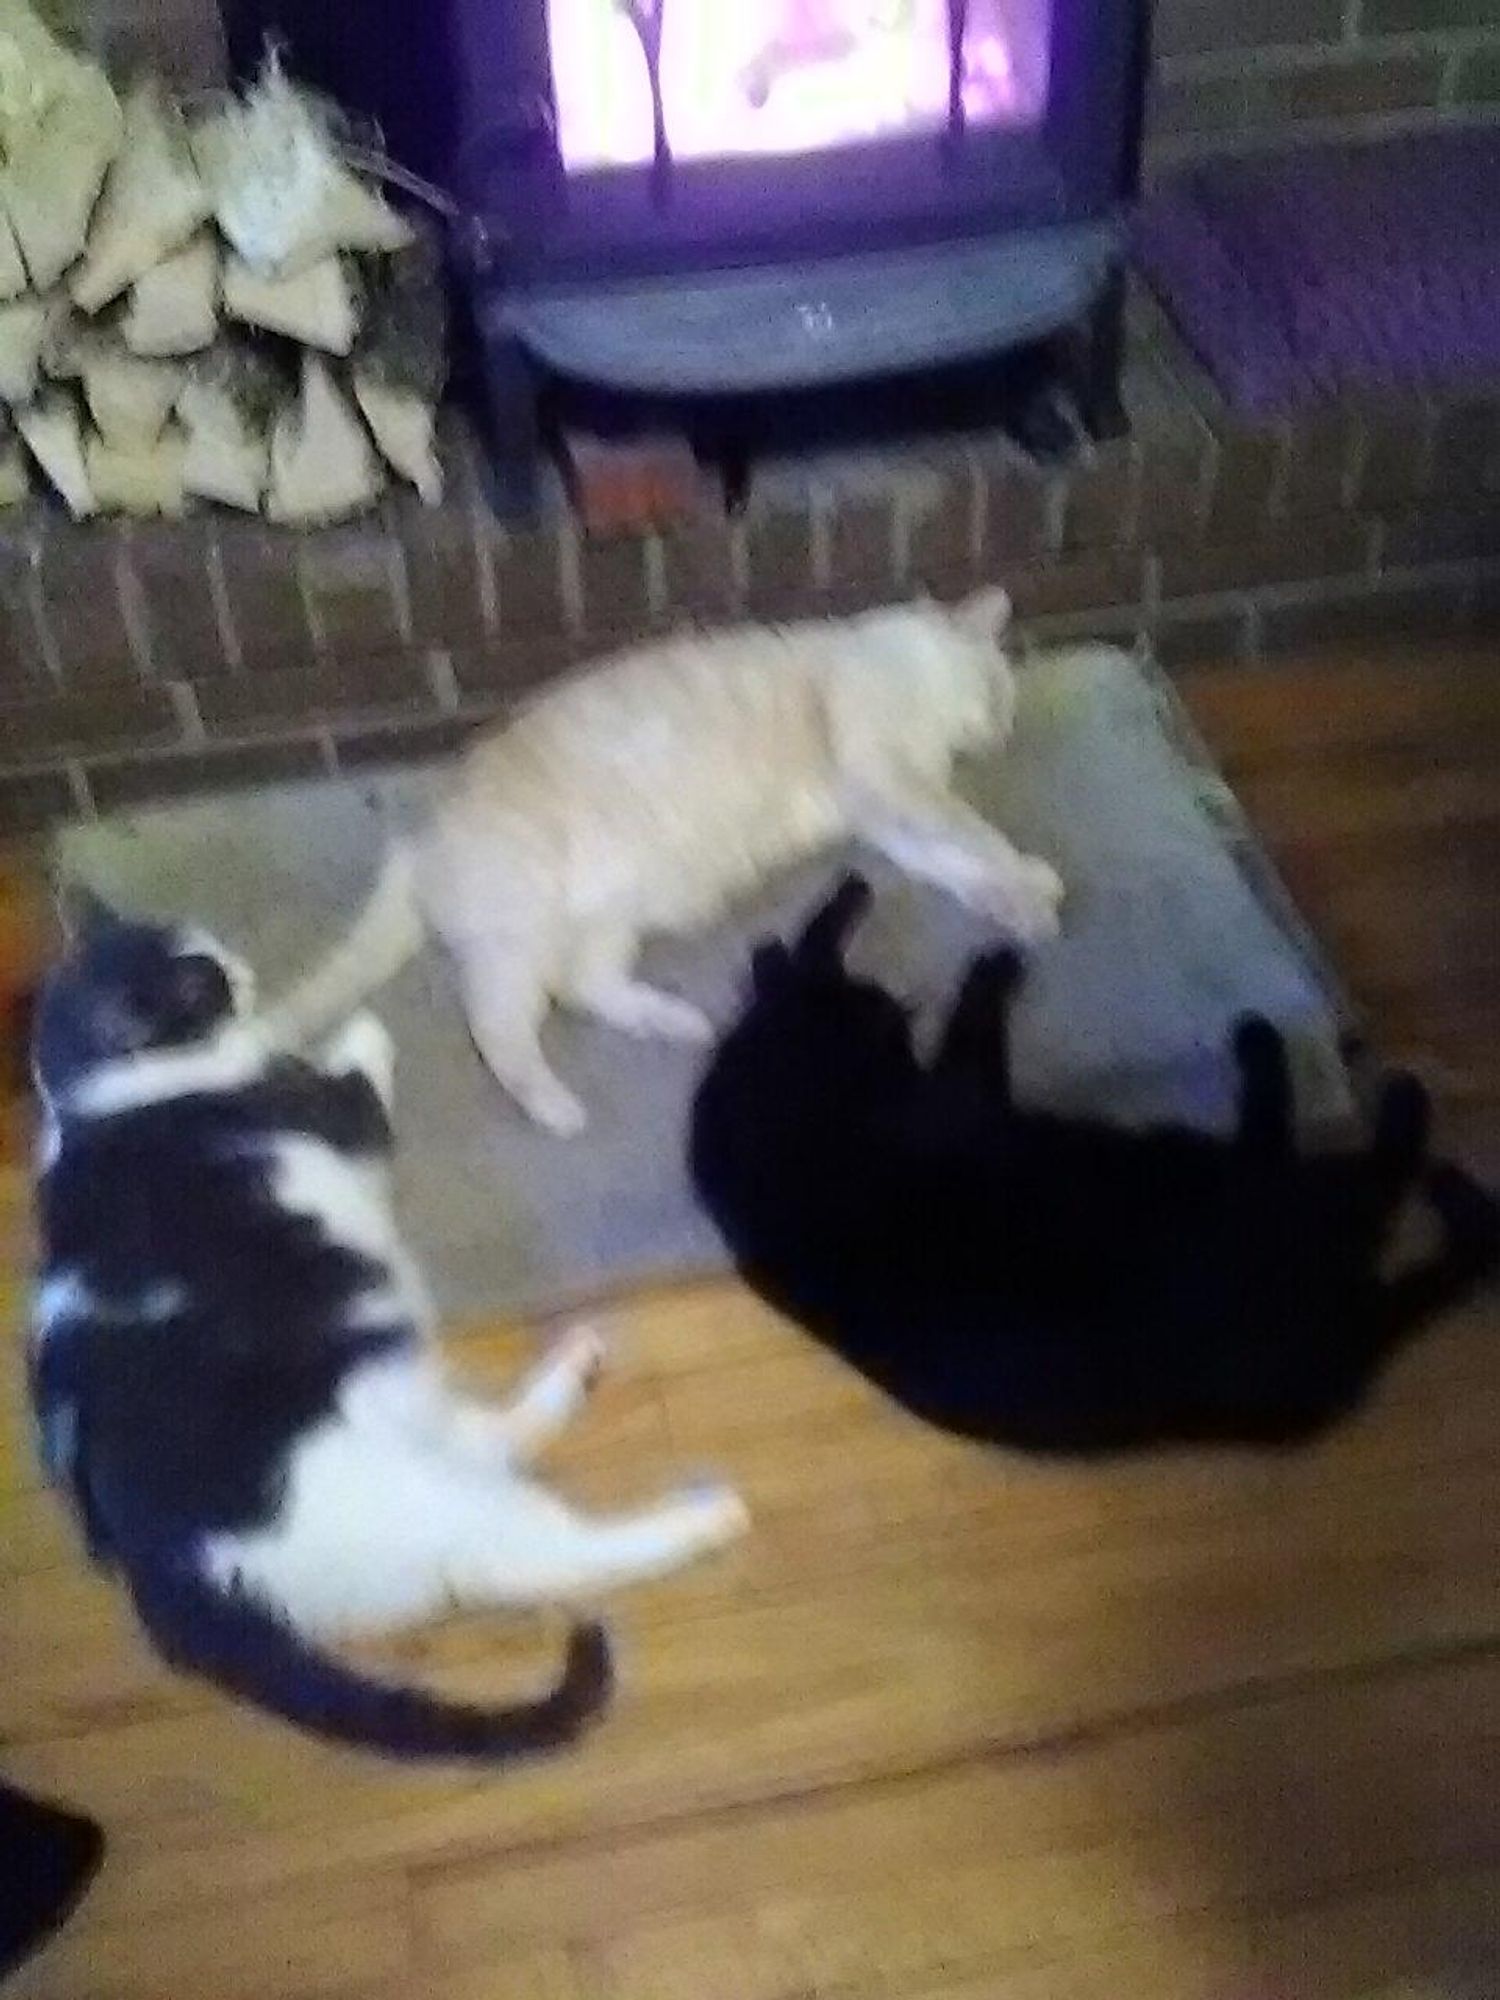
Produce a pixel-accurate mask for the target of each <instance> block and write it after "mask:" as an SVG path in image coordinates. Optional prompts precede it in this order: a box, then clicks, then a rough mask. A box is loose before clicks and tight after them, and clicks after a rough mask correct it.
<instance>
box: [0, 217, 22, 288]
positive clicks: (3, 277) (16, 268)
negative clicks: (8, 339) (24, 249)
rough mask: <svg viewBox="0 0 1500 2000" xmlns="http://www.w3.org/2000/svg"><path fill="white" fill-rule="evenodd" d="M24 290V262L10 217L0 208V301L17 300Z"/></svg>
mask: <svg viewBox="0 0 1500 2000" xmlns="http://www.w3.org/2000/svg"><path fill="white" fill-rule="evenodd" d="M25 290H26V262H25V259H24V258H23V257H22V255H21V246H20V244H19V243H17V241H16V232H15V231H14V229H12V228H11V226H10V217H9V216H8V215H7V214H6V213H5V210H4V208H3V207H0V299H15V298H19V297H20V295H21V293H22V292H24V291H25Z"/></svg>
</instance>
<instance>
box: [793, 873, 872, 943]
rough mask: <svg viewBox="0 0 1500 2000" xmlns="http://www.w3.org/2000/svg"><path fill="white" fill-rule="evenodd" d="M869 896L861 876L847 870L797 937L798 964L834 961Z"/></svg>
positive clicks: (866, 904)
mask: <svg viewBox="0 0 1500 2000" xmlns="http://www.w3.org/2000/svg"><path fill="white" fill-rule="evenodd" d="M870 898H871V890H870V885H869V883H868V882H867V881H866V880H865V878H864V876H863V875H858V874H855V873H853V872H852V871H851V872H850V873H849V874H847V875H846V876H845V877H844V878H843V880H842V881H841V882H840V883H839V885H838V887H837V888H836V889H835V890H834V892H833V894H832V895H831V896H830V897H829V898H828V901H827V902H826V903H825V904H824V905H823V907H822V909H821V910H819V911H818V913H817V915H816V916H815V917H814V918H813V920H812V922H811V923H810V924H809V925H808V926H807V928H806V930H805V931H803V933H802V935H801V937H800V938H799V939H798V940H797V959H798V962H799V964H802V965H825V966H828V965H837V964H838V963H839V960H840V958H841V956H842V954H843V949H844V946H845V945H846V944H847V943H848V942H849V933H850V932H851V931H852V930H853V929H854V926H855V925H856V924H857V923H858V922H859V920H860V918H861V917H862V916H863V915H864V913H865V911H866V910H867V909H868V908H869V907H870Z"/></svg>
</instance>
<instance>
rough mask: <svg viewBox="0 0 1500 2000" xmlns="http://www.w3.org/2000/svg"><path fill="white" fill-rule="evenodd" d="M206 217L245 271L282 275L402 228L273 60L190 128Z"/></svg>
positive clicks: (398, 244) (378, 247)
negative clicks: (235, 97) (208, 204)
mask: <svg viewBox="0 0 1500 2000" xmlns="http://www.w3.org/2000/svg"><path fill="white" fill-rule="evenodd" d="M193 154H194V158H195V159H196V160H197V163H198V168H199V172H200V173H201V174H202V176H203V178H204V180H205V182H206V183H207V184H208V187H209V190H210V194H211V198H212V201H213V213H214V216H215V218H216V219H217V221H218V225H219V228H220V229H221V230H222V231H223V233H224V235H225V237H226V238H227V239H228V241H229V243H230V244H231V245H232V246H233V248H234V250H235V252H236V253H237V255H238V256H239V257H241V258H242V259H243V260H244V262H245V263H246V264H248V265H249V266H250V268H251V269H252V270H255V271H259V272H263V273H266V274H271V273H275V274H277V275H280V276H284V277H292V276H295V275H296V274H297V273H298V272H301V271H305V270H308V269H310V268H311V267H312V266H314V265H317V264H320V263H322V262H323V260H324V259H325V258H327V257H330V256H332V255H335V254H336V253H337V252H339V251H341V250H342V251H391V250H399V249H402V248H404V247H405V246H406V245H407V244H409V243H410V242H411V240H412V231H411V228H410V226H409V225H408V224H407V223H406V222H404V221H403V220H402V218H401V217H400V216H399V215H397V213H396V212H395V210H394V209H393V208H391V207H390V205H389V203H387V202H386V201H385V200H384V198H383V197H382V196H381V195H380V194H379V193H378V192H377V191H376V190H375V189H374V188H372V187H369V186H368V185H366V183H365V182H363V181H361V180H360V179H359V178H358V176H357V175H355V174H354V173H352V172H351V171H350V169H349V168H348V167H347V166H346V165H345V164H344V161H343V159H342V157H341V156H340V151H339V145H338V141H337V139H336V137H335V136H334V133H333V132H332V130H331V129H330V126H329V122H328V119H327V117H326V115H325V114H324V113H323V112H322V111H321V110H320V109H319V107H318V106H317V105H316V104H315V103H314V102H313V100H312V99H310V98H309V97H308V96H307V95H306V94H305V93H304V92H302V91H300V90H298V89H297V88H296V87H295V86H294V85H293V84H291V83H290V82H289V81H288V80H287V78H286V76H285V75H284V73H283V72H282V69H281V66H280V64H279V63H278V62H276V61H275V59H274V58H273V59H272V60H271V61H269V62H268V63H267V64H266V66H265V68H264V69H263V70H262V71H261V74H260V76H259V77H258V79H257V80H256V82H255V83H254V84H252V86H251V87H250V89H249V91H248V92H247V93H246V95H245V97H244V98H243V99H242V100H241V101H239V102H237V103H232V104H229V105H226V106H225V107H224V109H223V110H222V111H220V112H218V113H216V114H215V115H214V116H213V117H212V118H209V119H208V120H206V121H205V122H204V123H203V124H202V125H200V126H199V127H198V129H197V130H196V132H195V133H194V135H193Z"/></svg>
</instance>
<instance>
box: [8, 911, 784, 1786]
mask: <svg viewBox="0 0 1500 2000" xmlns="http://www.w3.org/2000/svg"><path fill="white" fill-rule="evenodd" d="M33 1060H34V1068H35V1075H36V1080H37V1084H38V1088H39V1092H40V1096H41V1102H42V1111H43V1131H42V1146H41V1171H40V1183H39V1205H40V1220H41V1235H42V1270H41V1277H40V1282H39V1286H38V1289H37V1293H36V1298H35V1305H34V1314H33V1346H32V1379H33V1388H34V1396H35V1402H36V1410H37V1416H38V1420H39V1425H40V1432H41V1437H42V1441H43V1450H44V1454H45V1457H46V1460H47V1462H48V1465H49V1468H50V1470H51V1472H52V1473H53V1474H54V1476H55V1477H57V1478H58V1479H59V1480H60V1481H62V1482H64V1483H65V1484H66V1486H67V1487H68V1488H69V1489H70V1490H71V1495H72V1498H73V1500H74V1502H75V1504H76V1507H77V1509H78V1512H79V1514H80V1515H81V1517H82V1520H83V1523H84V1526H85V1530H86V1533H87V1536H88V1540H89V1545H90V1548H91V1550H92V1552H93V1554H94V1555H95V1556H96V1558H97V1559H98V1560H100V1561H101V1562H103V1563H106V1564H108V1565H109V1566H111V1567H112V1568H114V1569H116V1570H118V1571H119V1572H120V1573H121V1574H122V1576H123V1578H124V1579H125V1581H126V1582H127V1583H128V1585H129V1588H130V1590H131V1593H132V1595H133V1597H134V1600H135V1603H136V1606H137V1608H138V1611H139V1614H140V1616H141V1619H142V1622H143V1623H144V1625H145V1626H146V1628H147V1630H148V1631H149V1632H150V1634H151V1636H152V1637H153V1639H154V1640H155V1642H156V1644H157V1646H158V1647H159V1648H160V1650H161V1651H162V1652H163V1653H164V1654H165V1655H166V1657H167V1658H168V1659H169V1660H171V1661H172V1662H173V1663H174V1664H176V1665H178V1666H180V1667H182V1668H185V1669H188V1670H190V1671H194V1672H197V1673H200V1674H202V1675H204V1676H206V1677H207V1678H209V1679H211V1680H213V1681H215V1682H217V1683H219V1684H220V1685H221V1686H223V1687H225V1688H227V1689H229V1690H231V1691H232V1692H234V1693H236V1694H238V1695H240V1696H242V1697H244V1698H245V1699H247V1700H249V1701H251V1702H254V1703H256V1704H258V1705H260V1706H262V1707H264V1708H266V1709H268V1710H270V1711H272V1712H273V1713H276V1714H278V1715H281V1716H282V1717H284V1718H286V1719H287V1720H289V1721H292V1722H294V1723H297V1724H299V1725H300V1726H301V1727H303V1728H306V1729H309V1730H312V1731H314V1732H316V1733H317V1734H319V1735H322V1736H326V1737H330V1738H334V1739H337V1740H341V1741H345V1742H351V1743H357V1744H364V1745H368V1746H371V1747H374V1748H379V1749H382V1750H385V1751H387V1752H391V1753H395V1754H404V1755H409V1756H465V1757H476V1758H495V1759H505V1758H509V1757H512V1756H516V1755H520V1754H524V1753H527V1752H532V1751H538V1750H543V1749H547V1748H549V1747H552V1746H554V1745H557V1744H561V1743H563V1742H566V1741H567V1740H569V1739H570V1738H572V1737H573V1736H575V1735H576V1734H577V1733H578V1732H579V1731H580V1730H581V1729H582V1728H583V1727H584V1726H585V1725H586V1724H587V1723H588V1722H589V1721H590V1720H591V1719H592V1718H593V1717H594V1716H595V1715H597V1714H598V1713H599V1711H600V1710H601V1709H602V1708H603V1707H604V1705H605V1704H606V1702H607V1700H608V1696H609V1691H610V1678H611V1676H610V1658H609V1649H608V1646H607V1643H606V1640H605V1636H604V1633H603V1631H602V1630H601V1628H600V1627H599V1626H598V1625H596V1624H592V1623H580V1624H578V1625H577V1626H576V1627H575V1629H574V1633H573V1636H572V1639H571V1642H570V1645H569V1649H568V1656H567V1663H566V1668H565V1671H564V1673H563V1675H562V1678H561V1680H560V1681H559V1682H558V1684H557V1686H556V1687H555V1688H554V1689H553V1691H552V1692H551V1693H550V1694H547V1695H546V1696H545V1697H543V1698H542V1699H540V1700H537V1701H534V1702H530V1703H523V1704H520V1705H518V1706H515V1707H510V1708H498V1709H485V1708H477V1707H469V1706H465V1705H461V1704H455V1703H450V1702H446V1701H443V1700H439V1699H437V1698H435V1697H432V1696H429V1695H427V1694H425V1693H422V1692H419V1691H417V1690H414V1689H404V1688H394V1687H387V1686H383V1685H381V1684H379V1683H378V1682H374V1681H371V1680H368V1679H365V1678H363V1677H361V1676H360V1675H359V1674H357V1673H356V1672H354V1671H353V1670H351V1669H349V1668H347V1667H345V1666H343V1665H341V1664H340V1663H339V1662H338V1661H337V1660H336V1659H334V1658H333V1657H331V1656H330V1655H329V1654H328V1653H326V1652H325V1651H323V1650H321V1642H322V1640H323V1639H324V1638H325V1637H331V1636H336V1635H339V1634H344V1633H349V1634H354V1633H369V1632H380V1631H388V1630H391V1629H394V1628H398V1627H401V1626H404V1625H407V1624H410V1623H412V1622H414V1621H417V1620H422V1619H426V1618H430V1617H432V1616H433V1615H434V1614H436V1613H439V1612H441V1611H443V1610H444V1609H445V1608H446V1607H448V1606H449V1605H452V1604H457V1605H465V1606H471V1607H474V1606H497V1607H499V1606H524V1605H536V1604H551V1603H556V1604H562V1605H568V1606H572V1605H576V1604H586V1603H588V1602H590V1601H591V1600H592V1599H593V1598H594V1597H595V1596H596V1595H597V1594H598V1593H599V1592H601V1591H603V1590H604V1589H606V1588H608V1587H611V1586H614V1585H617V1584H621V1583H626V1582H629V1581H631V1580H633V1579H636V1578H640V1577H647V1576H654V1575H658V1574H660V1573H662V1572H664V1571H667V1570H671V1569H673V1568H675V1567H676V1566H677V1565H679V1564H681V1563H684V1562H686V1561H688V1560H689V1559H690V1558H691V1557H693V1556H696V1555H699V1554H701V1553H703V1552H704V1551H706V1550H709V1549H713V1548H716V1547H718V1546H720V1545H721V1544H723V1543H725V1542H727V1541H728V1540H730V1539H731V1538H732V1537H734V1536H735V1535H737V1534H738V1533H740V1531H741V1530H742V1528H743V1527H744V1525H745V1520H746V1516H745V1510H744V1507H743V1505H742V1503H741V1502H740V1500H739V1499H738V1497H737V1496H736V1495H735V1494H734V1493H733V1492H732V1491H730V1490H729V1489H727V1488H722V1487H717V1486H706V1487H696V1488H689V1489H686V1490H684V1491H682V1492H680V1493H678V1494H677V1495H675V1496H673V1497H671V1498H668V1499H666V1500H664V1501H663V1502H662V1503H660V1504H659V1505H656V1506H654V1507H649V1508H646V1509H644V1510H642V1511H640V1512H638V1513H632V1514H627V1515H622V1516H618V1517H613V1518H598V1519H590V1518H588V1517H586V1516H585V1515H583V1514H581V1513H579V1512H577V1511H576V1510H575V1509H573V1508H572V1507H570V1506H567V1505H566V1504H564V1502H563V1501H561V1500H559V1499H558V1498H556V1497H555V1496H554V1495H553V1494H551V1493H549V1492H548V1491H546V1490H545V1489H544V1488H543V1487H542V1486H540V1485H539V1484H537V1483H535V1481H533V1480H532V1479H530V1478H528V1477H527V1476H526V1471H525V1468H526V1466H527V1464H528V1463H529V1461H530V1460H531V1458H532V1457H533V1455H534V1454H535V1453H536V1452H537V1451H538V1450H539V1449H540V1448H541V1447H542V1446H543V1445H544V1444H545V1443H546V1442H547V1440H548V1439H549V1438H550V1437H551V1436H553V1434H554V1433H555V1432H556V1431H558V1429H559V1428H560V1427H561V1426H562V1425H563V1424H564V1423H565V1422H566V1420H567V1419H568V1418H569V1416H571V1415H572V1413H573V1412H574V1411H575V1410H576V1409H577V1408H578V1406H579V1404H580V1403H581V1401H582V1400H583V1398H584V1395H585V1394H586V1392H587V1389H588V1387H589V1385H590V1383H591V1382H592V1380H593V1378H594V1376H595V1374H596V1372H597V1370H598V1367H599V1365H600V1361H601V1358H602V1348H601V1343H600V1341H599V1339H598V1337H597V1335H595V1334H593V1333H592V1332H588V1331H585V1330H579V1331H577V1332H574V1333H573V1334H571V1335H570V1336H569V1337H567V1338H565V1339H564V1340H563V1341H562V1343H561V1344H560V1345H559V1346H558V1347H557V1348H556V1349H555V1350H554V1351H553V1353H552V1354H551V1355H550V1356H549V1357H548V1358H547V1359H546V1360H544V1362H543V1363H542V1364H541V1366H540V1367H539V1368H538V1369H537V1370H536V1372H535V1373H534V1374H532V1375H531V1376H530V1377H528V1378H527V1380H526V1381H525V1382H524V1383H523V1384H522V1385H521V1388H520V1390H519V1393H518V1394H517V1395H516V1396H515V1398H514V1400H513V1401H511V1402H510V1403H509V1404H508V1405H506V1406H505V1407H490V1406H486V1405H483V1404H481V1403H478V1402H474V1401H471V1400H469V1399H467V1398H465V1397H464V1396H462V1395H461V1394H459V1393H458V1392H457V1391H456V1390H455V1389H454V1388H453V1387H452V1386H450V1384H449V1383H448V1381H447V1380H446V1379H445V1376H444V1372H443V1368H442V1365H441V1362H440V1358H439V1354H438V1350H437V1347H436V1344H435V1341H434V1339H433V1320H432V1312H431V1308H430V1306H429V1304H428V1301H427V1298H426V1296H425V1292H424V1288H423V1285H422V1281H421V1278H420V1276H419V1274H418V1272H417V1270H416V1267H415V1265H414V1263H413V1260H412V1258H411V1257H410V1255H409V1254H408V1253H407V1251H406V1250H405V1248H404V1247H403V1245H402V1242H401V1239H400V1236H399V1233H398V1231H397V1228H396V1224H395V1221H394V1218H393V1215H392V1212H391V1205H390V1197H389V1191H388V1186H387V1165H388V1159H389V1155H390V1151H391V1145H392V1138H391V1126H390V1111H391V1083H392V1056H391V1047H390V1042H389V1039H388V1037H387V1035H386V1032H385V1030H384V1028H383V1027H382V1026H381V1025H380V1023H379V1022H378V1021H377V1020H376V1019H375V1018H374V1016H373V1015H370V1014H359V1015H357V1016H355V1017H354V1019H352V1020H351V1021H350V1022H349V1023H348V1025H347V1026H346V1027H345V1029H344V1030H343V1032H342V1033H341V1034H339V1035H338V1037H337V1038H336V1039H335V1040H334V1041H333V1042H332V1043H331V1044H330V1045H329V1046H328V1048H327V1049H326V1050H325V1052H324V1053H323V1055H322V1056H321V1059H320V1060H318V1061H317V1062H313V1061H310V1060H306V1059H301V1058H294V1057H292V1056H290V1055H287V1054H284V1053H280V1052H279V1051H278V1048H277V1046H276V1039H275V1034H274V1030H273V1027H272V1025H271V1024H270V1023H269V1022H268V1021H266V1020H264V1019H261V1020H257V1018H256V1016H255V1014H254V1012H253V980H252V978H251V975H250V973H249V970H248V968H246V967H245V966H244V965H242V964H241V963H239V962H238V961H237V960H235V959H234V958H233V957H232V956H231V955H230V954H229V953H227V952H226V951H224V950H223V949H222V947H220V946H219V945H218V944H217V943H215V942H214V941H213V940H211V939H209V938H207V937H205V936H202V935H201V934H197V933H192V932H184V931H179V930H174V929H166V928H161V927H158V926H155V925H147V924H142V923H137V922H132V921H127V920H125V919H123V918H121V917H118V916H116V915H115V914H113V913H112V912H110V911H109V910H108V909H106V908H105V907H104V906H102V905H100V904H98V903H96V902H93V901H90V902H89V905H88V907H87V909H86V910H85V912H84V913H83V915H82V918H81V921H80V923H79V925H78V928H77V930H76V932H75V934H74V938H73V942H72V945H71V948H70V950H69V952H68V954H67V956H66V957H65V958H64V960H63V961H62V962H61V963H60V964H59V966H58V967H57V968H56V969H55V970H54V971H53V972H52V974H51V975H50V977H49V979H48V981H47V983H46V985H45V987H44V989H43V992H42V995H41V998H40V1001H39V1005H38V1008H37V1014H36V1024H35V1033H34V1041H33Z"/></svg>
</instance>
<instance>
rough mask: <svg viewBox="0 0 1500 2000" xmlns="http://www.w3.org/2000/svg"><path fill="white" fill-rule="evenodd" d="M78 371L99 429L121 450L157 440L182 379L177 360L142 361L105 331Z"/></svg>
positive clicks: (106, 439)
mask: <svg viewBox="0 0 1500 2000" xmlns="http://www.w3.org/2000/svg"><path fill="white" fill-rule="evenodd" d="M81 375H82V380H83V393H84V398H85V400H86V401H87V403H88V406H89V415H90V416H91V417H92V418H93V420H94V424H95V427H96V429H97V430H98V432H99V435H100V436H101V437H102V438H103V440H104V442H105V443H106V444H109V445H115V446H118V447H120V448H121V449H124V450H145V449H147V448H148V447H149V446H151V445H153V444H154V443H155V442H156V440H157V439H158V438H159V437H160V436H161V433H162V430H163V427H164V426H165V424H166V421H167V418H168V417H169V416H170V415H171V413H172V408H173V405H174V404H175V403H176V401H177V398H178V397H179V396H180V395H181V394H182V388H183V383H184V382H185V380H186V379H187V378H186V376H185V374H184V372H183V369H182V367H181V365H180V364H179V363H177V362H172V361H143V360H142V359H141V358H140V356H139V355H135V354H132V353H131V352H130V351H129V349H128V348H125V347H121V346H118V345H116V344H115V343H114V342H112V341H110V340H109V339H108V337H107V336H101V337H99V338H98V339H97V340H96V341H95V342H94V343H93V344H92V345H91V346H90V348H89V349H88V351H87V352H86V353H85V355H84V359H83V366H82V369H81Z"/></svg>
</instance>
